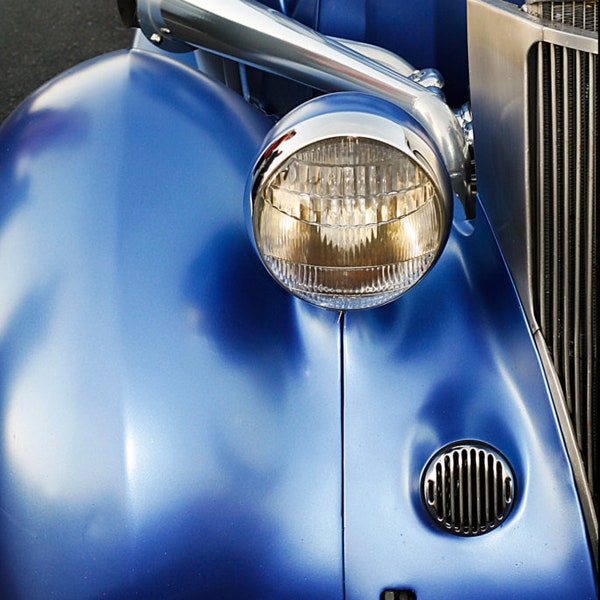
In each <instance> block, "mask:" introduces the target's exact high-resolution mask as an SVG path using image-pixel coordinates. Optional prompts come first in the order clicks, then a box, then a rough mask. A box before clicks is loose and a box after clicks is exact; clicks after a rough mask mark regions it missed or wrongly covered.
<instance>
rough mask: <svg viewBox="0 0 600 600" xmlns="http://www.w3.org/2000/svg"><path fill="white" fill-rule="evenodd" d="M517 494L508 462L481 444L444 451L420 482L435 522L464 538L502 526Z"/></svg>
mask: <svg viewBox="0 0 600 600" xmlns="http://www.w3.org/2000/svg"><path fill="white" fill-rule="evenodd" d="M514 492H515V484H514V476H513V474H512V470H511V468H510V467H509V465H508V463H507V461H506V460H505V459H504V458H503V457H502V456H501V455H500V454H499V453H498V452H496V451H495V450H493V449H492V448H490V447H489V446H486V445H483V444H479V443H477V444H474V443H457V444H454V445H452V446H449V447H446V448H443V449H442V450H440V451H439V452H438V453H437V454H436V455H435V456H434V457H433V458H432V459H431V460H430V461H429V463H428V465H427V468H426V470H425V472H424V474H423V478H422V480H421V494H422V498H423V503H424V505H425V507H426V508H427V511H428V513H429V515H430V516H431V517H432V518H433V520H434V522H435V523H436V524H437V525H438V526H440V527H442V528H443V529H444V530H446V531H448V532H450V533H454V534H457V535H463V536H473V535H479V534H482V533H486V532H488V531H491V530H492V529H494V528H495V527H497V526H498V525H500V524H501V523H503V522H504V520H505V519H506V517H507V515H508V513H509V512H510V510H511V508H512V505H513V502H514Z"/></svg>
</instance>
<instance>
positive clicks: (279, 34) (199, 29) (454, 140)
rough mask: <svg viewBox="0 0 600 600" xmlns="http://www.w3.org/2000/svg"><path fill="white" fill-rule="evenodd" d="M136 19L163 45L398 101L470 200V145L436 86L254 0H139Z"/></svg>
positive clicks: (464, 198) (465, 200) (319, 85)
mask: <svg viewBox="0 0 600 600" xmlns="http://www.w3.org/2000/svg"><path fill="white" fill-rule="evenodd" d="M138 17H139V21H140V25H141V28H142V31H143V32H144V33H145V35H146V36H147V37H148V39H150V40H151V41H152V42H154V43H155V44H158V45H161V46H162V47H164V48H165V49H166V50H169V51H184V50H185V49H186V45H191V46H193V47H195V48H201V49H203V50H208V51H210V52H215V53H217V54H220V55H222V56H225V57H228V58H233V59H235V60H238V61H240V62H243V63H245V64H248V65H251V66H254V67H257V68H260V69H263V70H266V71H269V72H271V73H275V74H277V75H281V76H284V77H287V78H289V79H293V80H295V81H298V82H300V83H303V84H305V85H309V86H311V87H314V88H317V89H319V90H322V91H325V92H333V91H358V92H366V93H370V94H373V95H376V96H379V97H381V98H384V99H386V100H389V101H391V102H393V103H394V104H397V105H398V106H400V107H401V108H403V109H404V110H406V111H407V112H408V113H409V114H411V115H412V116H413V117H414V118H415V119H416V120H417V121H418V122H419V123H420V124H421V125H422V126H423V127H424V128H425V129H426V131H427V132H428V133H429V135H430V136H431V137H432V139H433V140H434V142H435V143H436V145H437V147H438V148H439V151H440V153H441V155H442V158H443V160H444V163H445V165H446V168H447V169H448V172H449V174H450V178H451V180H452V186H453V189H454V192H455V193H456V194H457V196H458V197H459V199H460V200H461V201H462V202H463V204H465V205H466V204H468V203H469V200H470V197H469V196H470V194H469V180H470V174H469V169H470V160H469V144H468V142H467V141H466V140H465V136H464V134H463V130H462V127H461V126H460V124H459V122H458V120H457V118H456V116H455V114H454V112H453V111H452V110H451V109H450V108H449V107H448V105H447V104H446V103H445V102H444V101H443V99H442V98H440V95H439V94H438V93H436V92H435V91H431V90H428V89H427V87H424V86H423V85H420V84H419V83H417V82H415V81H413V80H411V79H410V78H409V77H407V76H405V75H401V74H400V73H397V72H395V71H394V70H392V69H390V68H389V67H388V66H386V65H383V64H381V63H379V62H377V61H374V60H372V59H370V58H368V57H367V56H365V55H363V54H362V53H359V52H357V51H355V50H353V49H352V48H350V47H348V46H347V45H345V44H342V43H340V42H338V41H337V40H334V39H332V38H329V37H327V36H324V35H321V34H319V33H317V32H315V31H313V30H312V29H310V28H308V27H305V26H303V25H301V24H300V23H298V22H296V21H294V20H293V19H290V18H289V17H286V16H284V15H282V14H280V13H278V12H277V11H274V10H271V9H268V8H266V7H264V6H262V5H261V4H258V3H257V2H254V1H253V0H218V1H215V0H138ZM187 48H188V49H189V46H187Z"/></svg>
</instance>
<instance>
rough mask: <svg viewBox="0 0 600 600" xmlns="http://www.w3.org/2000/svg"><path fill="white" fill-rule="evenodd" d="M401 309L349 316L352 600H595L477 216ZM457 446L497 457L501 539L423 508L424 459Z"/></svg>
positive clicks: (526, 350)
mask: <svg viewBox="0 0 600 600" xmlns="http://www.w3.org/2000/svg"><path fill="white" fill-rule="evenodd" d="M478 215H479V216H478V218H477V219H476V221H475V222H474V225H473V224H472V223H465V222H464V221H461V218H460V215H456V216H455V225H454V227H453V231H452V234H451V236H450V239H449V241H448V244H447V246H446V249H445V251H444V253H443V255H442V257H441V258H440V260H439V261H438V263H437V265H436V266H435V267H434V268H433V269H432V271H431V272H430V273H429V274H428V275H427V276H426V278H425V279H424V280H423V282H421V283H420V284H419V285H417V286H415V288H413V289H412V290H411V291H409V292H408V293H407V294H406V295H405V296H403V297H401V298H400V299H399V300H398V301H396V302H394V303H392V304H390V305H388V306H387V307H383V308H381V309H378V310H374V311H365V312H356V313H348V314H347V316H346V328H345V334H344V448H345V452H344V532H345V533H344V542H345V560H346V590H347V595H346V598H347V599H348V600H359V599H364V598H377V597H378V594H380V592H381V590H382V588H384V587H386V588H394V587H399V588H412V589H414V590H416V591H417V597H418V599H419V600H434V599H439V598H460V599H461V600H464V599H468V598H472V599H476V598H486V599H495V598H497V599H501V598H502V599H504V598H578V599H583V598H589V599H593V598H596V588H595V585H596V584H595V581H594V576H593V572H594V569H593V565H592V562H591V556H590V550H589V547H588V542H587V538H586V531H585V525H584V523H583V519H582V515H581V511H580V507H579V502H578V498H577V494H576V491H575V488H574V482H573V477H572V472H571V468H570V466H569V462H568V458H567V456H566V453H565V449H564V447H563V444H562V438H561V434H560V430H559V427H558V424H557V421H556V417H555V414H554V409H553V405H552V400H551V398H550V396H549V393H548V390H547V388H546V384H545V381H544V378H543V375H542V370H541V366H540V364H539V360H538V357H537V354H536V352H535V349H534V345H533V341H532V339H531V336H530V333H529V329H528V326H527V323H526V320H525V317H524V314H523V312H522V310H521V307H520V304H519V302H518V299H517V297H516V293H515V291H514V289H513V287H512V283H511V280H510V279H509V277H508V275H507V269H506V266H505V264H504V262H503V261H502V260H501V257H500V254H499V251H498V248H497V246H496V243H495V241H494V239H493V237H492V235H491V233H490V229H489V225H488V222H487V220H486V217H485V214H484V211H483V209H482V208H481V207H480V206H479V207H478ZM459 440H479V441H483V442H486V443H488V444H491V445H492V446H494V447H495V448H497V449H498V450H500V452H501V453H502V454H504V455H505V456H506V457H507V458H508V460H509V461H510V463H511V464H512V466H513V468H514V469H515V473H516V480H517V490H516V504H515V507H514V509H513V512H512V513H511V515H510V516H509V518H508V520H507V521H506V522H505V523H504V524H503V525H502V526H501V527H499V528H498V529H496V530H493V531H491V532H489V533H487V534H484V535H481V536H479V537H476V538H462V537H458V536H454V535H451V534H448V533H445V532H442V531H441V530H440V529H438V528H437V527H436V526H435V525H434V524H433V523H432V522H431V521H430V520H429V519H428V517H427V516H426V513H425V510H424V509H423V507H422V505H421V499H420V487H419V482H420V477H421V473H422V471H423V469H424V467H425V465H426V463H427V462H428V460H429V458H430V457H431V456H432V455H433V454H434V453H435V452H437V451H438V450H439V449H440V448H441V447H443V446H445V445H446V444H448V443H450V442H455V441H459Z"/></svg>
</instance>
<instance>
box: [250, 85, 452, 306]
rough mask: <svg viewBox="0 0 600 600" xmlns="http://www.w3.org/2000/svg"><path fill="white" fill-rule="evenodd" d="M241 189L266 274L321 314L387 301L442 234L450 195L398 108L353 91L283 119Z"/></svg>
mask: <svg viewBox="0 0 600 600" xmlns="http://www.w3.org/2000/svg"><path fill="white" fill-rule="evenodd" d="M250 190H251V198H250V202H251V218H252V232H253V236H254V240H255V244H256V248H257V250H258V253H259V255H260V257H261V259H262V261H263V262H264V264H265V266H266V267H267V269H268V270H269V272H270V273H271V274H272V275H273V277H275V279H276V280H277V281H279V282H280V283H281V284H282V285H283V286H284V287H285V288H287V289H288V290H289V291H290V292H292V293H293V294H295V295H296V296H298V297H300V298H302V299H304V300H306V301H308V302H311V303H313V304H316V305H319V306H322V307H324V308H330V309H336V310H351V309H361V308H369V307H374V306H379V305H382V304H385V303H386V302H390V301H391V300H394V299H396V298H397V297H398V296H400V295H401V294H403V293H404V292H405V291H406V290H408V289H409V288H410V287H412V286H413V285H414V284H415V283H416V282H417V281H419V280H420V279H421V278H422V277H423V275H425V273H426V272H427V271H428V270H429V269H430V268H431V266H432V265H433V264H434V262H435V260H436V259H437V257H438V256H439V254H440V252H441V250H442V248H443V246H444V243H445V241H446V238H447V236H448V230H449V223H450V215H451V200H452V192H451V188H450V183H449V178H448V175H447V172H446V170H445V169H444V168H443V165H442V164H441V161H440V159H439V157H438V155H437V152H436V151H435V149H434V148H433V146H432V144H431V142H429V140H428V138H427V136H426V134H425V133H424V132H423V130H422V129H421V128H420V126H418V125H417V124H416V123H415V122H414V121H413V119H412V118H411V117H410V116H408V115H407V114H406V113H405V112H404V111H402V110H401V109H399V108H397V107H395V106H393V105H391V104H389V103H387V102H385V101H382V100H378V99H375V98H371V97H369V96H365V95H362V94H350V93H349V94H335V95H332V96H327V97H322V98H319V99H317V100H315V101H312V102H311V103H309V106H305V107H302V108H301V109H299V110H298V111H295V112H294V113H290V115H288V118H286V119H285V121H284V120H282V122H280V123H279V124H278V126H277V127H276V128H275V131H274V132H272V134H271V135H270V136H269V138H268V142H267V145H266V148H265V150H264V151H263V152H262V154H261V156H260V158H259V161H258V163H257V165H256V168H255V169H254V175H253V179H252V184H251V186H250Z"/></svg>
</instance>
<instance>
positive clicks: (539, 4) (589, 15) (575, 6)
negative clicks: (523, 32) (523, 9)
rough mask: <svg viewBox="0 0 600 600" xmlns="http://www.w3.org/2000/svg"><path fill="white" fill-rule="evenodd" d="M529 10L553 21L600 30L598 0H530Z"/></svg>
mask: <svg viewBox="0 0 600 600" xmlns="http://www.w3.org/2000/svg"><path fill="white" fill-rule="evenodd" d="M527 12H528V13H529V14H530V15H534V16H536V17H539V18H541V19H543V20H545V21H550V22H552V23H561V24H562V25H571V26H572V27H577V28H578V29H584V30H586V31H598V2H597V0H576V1H574V2H573V1H572V2H556V1H555V0H537V1H533V2H531V1H530V2H527Z"/></svg>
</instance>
